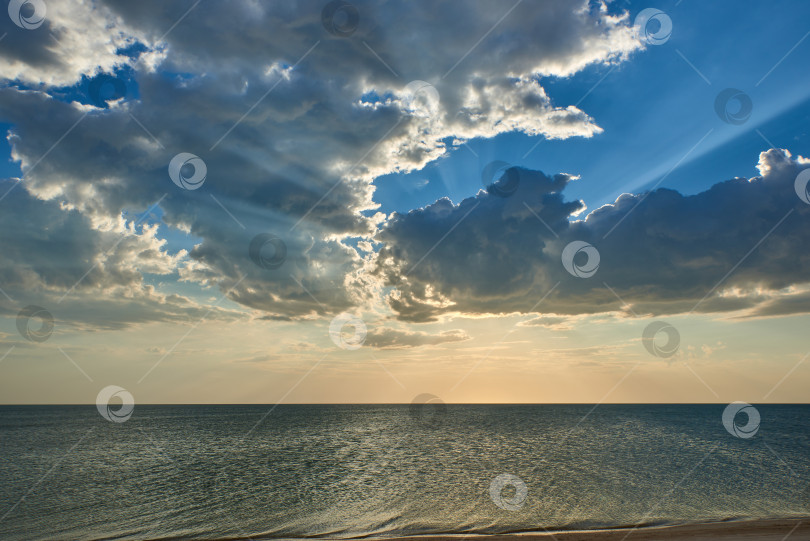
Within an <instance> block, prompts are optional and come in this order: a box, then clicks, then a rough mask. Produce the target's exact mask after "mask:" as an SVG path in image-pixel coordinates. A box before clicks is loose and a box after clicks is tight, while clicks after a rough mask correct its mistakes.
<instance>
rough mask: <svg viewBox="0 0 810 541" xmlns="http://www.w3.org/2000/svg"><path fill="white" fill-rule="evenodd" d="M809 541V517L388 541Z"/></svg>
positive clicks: (391, 540) (390, 540)
mask: <svg viewBox="0 0 810 541" xmlns="http://www.w3.org/2000/svg"><path fill="white" fill-rule="evenodd" d="M461 539H468V540H470V541H479V540H480V541H623V540H624V539H626V540H627V541H658V540H662V541H663V540H666V541H680V540H687V539H688V540H690V541H704V540H705V541H709V540H712V539H728V540H731V539H740V540H743V541H810V517H808V518H805V519H791V520H786V519H779V520H756V521H732V522H713V523H705V524H688V525H682V526H661V527H647V528H636V529H631V528H626V529H615V530H596V531H572V532H547V533H543V532H540V533H519V534H498V535H471V536H463V535H452V536H437V535H427V536H417V537H400V538H393V539H389V540H388V541H460V540H461Z"/></svg>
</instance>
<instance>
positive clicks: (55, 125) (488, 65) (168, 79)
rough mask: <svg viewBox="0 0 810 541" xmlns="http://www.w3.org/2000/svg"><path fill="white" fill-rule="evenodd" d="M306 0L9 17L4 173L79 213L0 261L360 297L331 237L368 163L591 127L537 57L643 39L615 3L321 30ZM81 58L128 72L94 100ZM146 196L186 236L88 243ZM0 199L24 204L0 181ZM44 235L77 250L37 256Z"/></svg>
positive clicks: (368, 173) (278, 311) (563, 63)
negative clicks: (21, 21)
mask: <svg viewBox="0 0 810 541" xmlns="http://www.w3.org/2000/svg"><path fill="white" fill-rule="evenodd" d="M323 5H324V3H323V2H320V1H318V2H315V1H304V2H296V3H295V4H287V5H284V4H278V3H276V4H261V3H255V2H241V3H235V4H234V3H230V4H228V5H225V4H217V3H205V2H203V3H200V4H199V5H195V6H194V7H193V9H191V10H188V7H187V6H181V5H175V4H171V3H165V2H158V1H156V0H155V1H151V2H114V1H108V2H97V3H89V2H78V1H76V2H63V3H60V5H59V6H55V5H54V6H53V7H52V6H51V5H50V4H49V6H48V19H47V21H46V24H44V25H43V26H42V27H40V28H39V29H37V30H32V31H28V30H23V29H19V28H17V27H15V26H9V28H8V32H9V35H8V37H7V38H6V40H4V41H3V42H2V43H0V47H1V48H3V51H4V52H5V51H7V50H8V51H11V53H12V54H10V55H8V57H4V59H3V60H2V62H3V63H0V66H3V70H2V73H3V74H4V75H3V77H4V79H5V82H6V84H5V85H4V86H3V87H2V88H0V118H2V119H4V121H5V122H8V123H10V124H11V125H12V128H11V130H10V134H9V142H10V144H11V146H12V157H13V159H14V160H15V161H16V162H18V163H19V165H20V167H21V169H22V171H23V173H24V181H23V182H22V184H21V185H20V187H18V188H17V190H18V191H22V192H27V194H29V195H30V196H31V197H32V198H33V199H37V200H41V201H45V202H49V203H53V204H54V205H55V206H54V208H58V209H59V212H64V213H66V214H67V218H65V219H68V218H69V219H71V220H86V222H87V223H86V224H85V225H86V227H85V228H84V230H83V231H86V232H87V235H88V237H87V238H88V239H89V241H87V239H85V237H82V236H81V235H80V234H79V232H78V231H76V232H74V233H70V231H69V230H64V231H62V232H59V231H56V230H54V229H50V230H45V229H43V230H42V231H40V232H39V234H40V235H41V236H42V239H41V240H42V242H41V243H39V244H36V243H34V244H27V245H25V246H26V249H25V250H16V251H15V250H12V251H11V252H9V253H10V254H11V255H9V259H8V260H7V263H8V267H9V268H12V267H15V266H17V267H20V268H24V267H26V266H33V265H36V266H37V269H36V272H35V273H34V274H33V275H32V276H36V277H37V279H38V280H40V281H42V283H46V284H49V285H48V287H54V288H55V287H57V286H58V287H62V286H68V287H69V286H70V284H71V280H73V279H74V278H75V279H78V277H77V276H76V271H80V272H84V271H85V270H86V268H81V269H80V267H85V265H84V263H87V264H88V266H87V268H89V267H90V266H92V265H93V263H95V262H100V263H99V265H98V266H97V267H95V268H94V270H93V271H92V272H91V274H90V275H89V276H88V277H87V279H86V280H84V281H83V282H82V284H81V288H82V289H87V290H90V289H91V288H96V289H97V290H98V291H108V289H106V288H109V287H112V285H113V284H117V285H126V284H129V286H127V287H130V286H131V284H138V283H139V281H141V280H142V277H143V274H144V273H162V274H166V273H169V272H176V273H177V276H178V279H179V280H180V281H184V282H189V283H195V284H199V285H202V286H208V285H215V286H217V287H218V288H219V289H220V291H221V292H223V293H227V296H228V298H229V299H230V300H232V301H235V302H237V303H239V304H241V305H243V306H245V307H247V308H250V309H255V310H258V311H261V312H263V313H264V314H265V316H266V317H268V318H271V319H281V320H284V319H287V320H290V319H301V318H311V317H315V316H322V315H326V314H332V313H338V312H341V311H344V310H346V309H348V308H350V307H353V306H361V305H368V304H370V303H373V302H374V299H375V298H376V297H377V295H378V294H379V292H380V290H381V289H380V288H381V285H380V283H379V281H378V279H377V278H376V277H375V276H374V275H373V274H371V273H369V272H368V271H369V269H370V267H371V266H372V265H373V261H371V260H370V259H369V256H367V254H359V253H358V251H357V250H355V249H354V248H353V247H352V244H351V242H349V241H350V239H352V238H354V239H357V238H363V239H365V240H368V239H370V238H372V237H373V236H374V235H375V233H376V231H377V229H378V226H379V224H380V223H381V222H382V220H383V219H384V216H382V215H381V214H379V213H376V212H375V210H376V208H377V205H376V204H375V203H374V201H373V199H372V197H373V190H374V187H373V185H372V181H373V179H374V178H376V177H378V176H380V175H383V174H386V173H391V172H397V171H410V170H414V169H419V168H421V167H423V166H424V165H425V164H427V163H429V162H431V161H433V160H436V159H438V158H440V157H441V156H444V155H446V154H447V153H448V152H450V151H452V149H453V148H455V147H457V146H458V145H460V144H461V143H462V142H463V141H465V140H467V139H470V138H474V137H493V136H495V135H497V134H499V133H506V132H523V133H526V134H530V135H542V136H544V137H547V138H567V137H574V136H580V137H590V136H592V135H594V134H596V133H599V132H600V131H601V128H600V127H599V126H598V125H597V123H596V120H594V119H592V118H591V117H590V116H589V115H588V114H587V113H586V112H585V111H583V110H580V109H578V108H577V107H575V106H573V105H570V104H565V103H562V104H559V103H554V102H553V101H552V100H551V99H550V97H549V96H548V95H547V94H546V92H545V90H544V88H543V87H542V86H541V84H540V77H541V76H557V77H566V76H570V75H571V74H573V73H576V72H578V71H580V70H582V69H583V68H585V67H586V66H589V65H595V64H616V63H619V62H622V61H624V60H625V59H627V58H628V57H629V55H630V54H632V53H633V52H634V51H636V50H639V49H640V48H641V47H642V45H641V43H640V42H639V41H638V40H637V39H636V38H635V37H634V36H633V32H632V28H631V27H630V23H629V20H628V17H627V14H626V13H609V12H608V11H606V10H603V9H600V8H599V7H598V6H596V7H594V6H591V5H590V4H589V3H588V2H586V1H584V0H582V1H580V2H578V3H577V5H576V6H575V9H572V6H571V3H570V2H569V1H568V0H554V1H552V2H544V3H543V4H542V5H541V6H536V5H529V4H525V3H524V4H520V5H518V6H517V7H516V8H515V9H514V12H512V13H510V14H508V15H507V16H505V17H504V15H505V14H506V10H507V9H508V8H507V7H506V6H497V5H494V4H492V3H490V2H486V1H483V0H482V1H479V2H470V3H467V4H465V5H464V6H463V7H460V6H459V5H458V4H457V3H455V2H449V1H440V2H435V3H433V4H431V7H430V9H429V10H423V9H419V8H414V7H413V6H412V5H409V4H404V3H403V4H390V3H389V4H386V5H385V9H381V8H376V7H373V6H370V5H366V6H360V9H361V12H362V13H361V21H362V22H361V25H360V27H359V28H358V29H357V32H356V34H355V35H353V36H352V37H350V38H340V37H336V36H334V35H332V34H330V33H328V32H327V31H326V30H325V29H324V27H323V25H322V22H321V9H322V8H323ZM186 11H188V13H186ZM501 19H502V20H501ZM50 34H53V36H54V37H55V38H56V39H53V38H52V37H51V36H50ZM485 34H486V36H487V37H486V40H485V42H482V43H481V45H480V46H476V40H477V39H478V37H476V36H479V37H480V36H484V35H485ZM212 36H217V39H212ZM56 40H58V41H59V42H61V46H60V45H58V44H57V43H56ZM9 47H10V49H9ZM369 47H371V48H372V49H373V50H374V53H372V52H371V51H370V50H369ZM136 49H137V50H142V52H141V53H140V54H132V53H127V54H125V51H127V50H130V51H132V50H136ZM378 57H379V58H384V59H385V63H387V64H388V65H389V67H390V68H391V69H392V70H395V71H396V73H397V75H394V74H393V73H391V71H390V70H389V69H388V68H386V67H385V64H384V63H382V62H380V60H379V58H378ZM505 57H508V58H509V62H508V65H507V64H505V63H504V62H503V58H505ZM100 72H104V73H112V72H116V73H118V72H121V73H123V72H125V73H127V74H128V75H127V76H126V79H125V80H124V79H122V80H123V81H124V82H125V84H126V85H127V91H126V96H125V97H124V98H123V99H122V100H119V101H117V102H111V103H109V106H108V108H103V109H102V108H97V107H94V106H93V105H91V104H90V103H91V101H92V100H90V99H88V96H87V95H86V78H87V77H91V76H93V75H95V74H97V73H100ZM415 80H421V81H427V82H428V83H429V86H424V85H422V86H418V87H414V86H413V85H410V86H409V85H408V81H415ZM71 85H73V86H71ZM431 89H434V90H435V94H434V93H433V91H432V90H431ZM180 152H189V153H193V154H195V155H197V156H199V157H200V158H201V159H202V160H203V161H204V162H205V164H206V166H207V170H208V176H207V178H206V180H205V183H204V185H203V186H202V188H200V189H199V190H196V191H193V192H192V191H182V190H181V189H180V188H178V187H177V186H175V185H174V184H172V182H171V181H170V179H169V178H168V174H167V166H168V164H169V162H170V161H171V159H172V158H173V157H174V156H175V155H176V154H178V153H180ZM156 202H159V206H158V208H157V211H156V212H157V214H159V216H160V219H161V220H162V222H163V223H164V224H165V226H167V228H168V229H169V230H173V231H180V232H184V233H187V234H188V236H189V238H192V239H200V240H199V241H196V240H195V241H194V242H195V244H194V245H193V246H187V255H186V254H183V256H180V255H179V254H177V255H175V256H169V255H168V254H167V253H166V251H165V250H161V249H160V248H159V246H158V245H157V244H156V243H157V242H158V241H159V237H158V236H157V233H156V232H153V231H152V230H149V229H145V230H144V231H141V230H137V231H134V232H133V233H132V235H130V236H128V237H127V239H126V240H125V241H123V242H122V243H121V244H120V245H119V246H118V247H117V248H116V250H115V251H114V252H113V253H112V254H111V255H105V250H106V249H107V248H108V246H109V244H106V243H102V242H93V239H94V237H95V236H96V235H97V234H98V233H103V232H105V231H107V230H108V229H105V228H108V227H109V226H108V225H106V224H110V223H117V224H119V225H118V226H117V227H119V228H120V227H124V226H123V225H121V222H120V217H121V216H122V214H123V213H125V212H128V211H133V210H137V211H142V210H145V209H147V208H149V207H150V206H152V205H154V204H155V203H156ZM0 208H2V209H3V212H5V213H8V219H9V220H11V221H15V220H16V221H22V220H23V218H24V217H23V216H22V215H20V214H17V210H16V209H15V208H14V206H13V205H11V204H10V200H9V199H6V200H5V201H0ZM83 227H84V226H83ZM126 227H129V226H126ZM262 233H269V234H274V235H277V236H279V237H281V238H282V239H283V241H284V243H285V244H286V247H287V259H286V261H285V262H284V264H283V265H282V266H281V267H279V268H274V269H265V268H260V267H259V266H257V265H255V264H254V263H253V262H252V261H251V258H250V257H249V253H248V250H249V246H250V243H251V241H252V239H254V238H255V237H256V235H258V234H262ZM68 236H69V237H70V238H63V237H68ZM80 244H81V245H80ZM144 244H151V245H152V248H151V249H145V247H144ZM54 245H59V246H62V247H63V248H61V249H62V250H64V251H65V252H66V254H67V251H68V250H73V252H71V254H72V256H75V255H77V254H78V256H79V257H78V258H74V259H75V261H76V262H81V263H83V264H82V265H78V266H76V268H73V267H71V265H70V264H66V265H65V266H64V267H59V266H57V265H56V263H57V259H55V258H53V255H52V254H53V253H54V250H56V249H55V248H54ZM37 250H42V251H41V252H37ZM48 250H50V252H48ZM38 261H39V262H40V263H37V262H38ZM74 265H75V263H74ZM172 276H173V275H172ZM130 291H135V290H134V289H132V288H131V289H130ZM138 294H140V293H138ZM133 295H135V293H133ZM133 298H134V297H133ZM156 317H161V316H159V314H157V315H156Z"/></svg>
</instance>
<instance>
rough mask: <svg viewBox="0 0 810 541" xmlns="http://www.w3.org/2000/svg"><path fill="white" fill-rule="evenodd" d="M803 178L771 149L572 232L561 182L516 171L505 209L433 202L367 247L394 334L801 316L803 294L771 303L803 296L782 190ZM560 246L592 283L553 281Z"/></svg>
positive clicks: (494, 201)
mask: <svg viewBox="0 0 810 541" xmlns="http://www.w3.org/2000/svg"><path fill="white" fill-rule="evenodd" d="M808 164H810V160H807V159H805V158H802V157H797V158H793V157H792V156H791V155H790V153H789V152H788V151H786V150H776V149H771V150H769V151H767V152H763V153H761V154H760V158H759V165H758V167H759V170H760V173H761V175H760V176H757V177H754V178H751V179H742V178H737V179H733V180H728V181H725V182H721V183H718V184H716V185H714V186H713V187H712V188H710V189H709V190H707V191H705V192H702V193H699V194H696V195H691V196H685V195H682V194H680V193H678V192H676V191H674V190H670V189H657V190H654V191H652V192H647V193H642V194H636V195H633V194H624V195H622V196H621V197H619V198H618V199H617V200H616V202H615V203H614V204H612V205H606V206H604V207H601V208H599V209H596V210H595V211H593V212H591V213H590V214H589V215H588V216H587V217H586V218H585V219H584V220H581V221H572V222H570V221H568V216H570V215H574V214H576V213H577V212H578V211H580V210H581V209H582V208H583V203H582V202H579V201H566V200H565V199H564V198H563V191H564V189H565V187H566V186H567V185H568V183H569V182H570V181H571V180H572V177H570V176H567V175H555V176H554V177H549V176H547V175H545V174H543V173H540V172H537V171H529V170H525V169H519V168H516V169H513V170H512V174H517V175H519V187H518V189H517V191H516V192H515V193H514V194H513V195H512V196H511V197H503V196H502V195H496V193H497V192H496V191H495V190H493V189H490V190H489V191H481V192H479V194H477V195H476V196H475V197H471V198H468V199H465V200H463V201H461V202H460V203H459V204H458V205H454V204H453V203H451V202H450V201H449V200H447V199H440V200H438V201H436V202H435V203H433V204H432V205H429V206H427V207H426V208H424V209H417V210H414V211H411V212H409V213H407V214H396V213H395V214H394V215H392V217H391V218H390V219H389V220H388V221H387V222H386V223H385V225H384V226H383V228H382V229H381V231H380V233H379V235H378V237H377V240H378V241H379V242H381V243H383V245H384V247H383V248H382V250H381V251H380V253H379V257H378V259H377V268H376V272H377V274H378V275H379V276H381V277H382V279H383V280H384V283H385V284H386V285H387V286H389V287H393V288H394V289H393V291H392V292H391V293H390V294H389V297H388V302H389V304H390V306H391V308H392V309H393V310H394V311H395V312H397V314H398V316H399V318H400V319H403V320H407V321H433V320H436V319H437V318H438V317H439V316H440V315H442V314H454V313H455V314H462V315H464V314H468V315H478V314H504V313H531V312H539V313H546V314H555V315H556V316H565V315H578V314H597V313H604V312H614V311H618V312H622V311H623V312H625V313H629V312H630V311H631V310H632V312H634V313H637V314H652V315H660V314H679V313H689V312H692V311H695V312H704V313H705V312H735V311H743V310H748V311H749V312H750V314H752V315H754V314H756V315H767V314H775V313H797V312H805V311H806V308H807V303H806V299H805V296H806V295H805V294H794V295H791V296H787V295H785V294H784V293H783V294H779V293H778V292H779V291H780V290H784V289H785V288H790V287H794V286H799V285H801V284H807V283H808V282H810V280H809V279H808V271H809V270H810V258H808V257H807V256H806V255H805V252H806V250H805V247H806V246H807V245H808V243H810V230H808V229H807V227H806V223H807V219H808V216H810V207H809V206H808V205H806V204H805V203H804V202H802V201H801V200H800V199H799V198H798V197H796V193H795V190H794V181H795V179H796V176H797V174H798V173H799V171H801V170H802V169H804V168H806V167H807V166H808ZM502 182H503V179H502V180H501V181H499V184H498V185H501V184H500V183H502ZM543 222H545V223H543ZM451 229H452V232H450V231H451ZM448 232H450V233H449V234H448ZM445 235H446V237H445ZM441 239H443V240H441ZM440 240H441V242H439V241H440ZM573 241H584V242H587V243H589V244H591V245H593V246H594V247H595V248H596V249H597V250H598V253H599V256H600V263H599V267H598V270H597V271H596V273H595V275H594V276H593V277H590V278H580V277H576V276H573V275H572V274H570V273H569V272H567V271H566V269H565V268H564V266H563V264H562V252H563V249H564V248H565V247H566V246H567V245H568V244H569V243H571V242H573ZM584 263H585V262H584V261H581V262H578V263H577V264H579V265H582V264H584ZM608 286H609V287H608ZM611 289H612V291H611ZM616 295H618V296H619V297H620V298H621V299H622V300H621V301H620V300H619V299H618V298H617V296H616ZM780 295H781V296H780ZM622 301H624V302H622ZM625 303H627V304H625ZM538 321H539V322H541V323H542V321H543V320H538Z"/></svg>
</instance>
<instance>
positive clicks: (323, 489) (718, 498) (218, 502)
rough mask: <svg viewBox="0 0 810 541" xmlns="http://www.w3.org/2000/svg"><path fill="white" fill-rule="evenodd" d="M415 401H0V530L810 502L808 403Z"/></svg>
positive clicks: (439, 526) (314, 526)
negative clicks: (124, 409)
mask: <svg viewBox="0 0 810 541" xmlns="http://www.w3.org/2000/svg"><path fill="white" fill-rule="evenodd" d="M423 407H424V408H427V409H425V411H421V409H420V408H416V409H414V407H409V406H392V405H385V406H279V407H277V408H276V409H275V410H274V411H273V412H272V414H270V415H269V416H268V417H267V418H266V419H265V420H264V421H263V422H262V423H261V424H260V425H259V426H258V427H257V428H256V429H255V430H254V431H253V432H252V433H250V435H249V436H248V437H247V438H245V439H243V437H244V436H245V434H247V433H248V432H249V431H250V429H251V428H252V427H253V426H254V425H255V424H256V423H257V421H259V419H261V417H262V416H263V415H264V414H265V413H266V412H267V410H268V409H269V408H268V407H267V406H136V408H135V411H134V414H133V415H132V417H131V418H130V419H129V420H128V421H126V422H123V423H112V422H108V421H106V420H104V419H103V418H102V417H101V415H99V413H98V411H97V410H96V408H95V407H94V406H89V407H84V406H80V407H70V406H68V407H63V406H62V407H54V406H47V407H45V406H29V407H10V406H9V407H0V438H2V440H1V441H2V451H0V516H2V514H6V516H5V517H4V518H3V519H2V521H0V536H2V537H3V538H4V539H32V538H42V539H52V538H61V539H97V538H105V539H106V538H120V539H127V538H138V539H142V538H161V537H165V538H169V537H197V538H200V537H204V538H212V539H216V538H223V537H233V536H247V535H250V536H252V537H254V538H256V537H304V536H307V537H311V536H322V537H330V536H334V537H348V536H368V535H371V536H379V537H383V536H391V535H407V534H419V533H433V532H435V533H438V532H459V533H461V532H481V533H486V532H506V531H526V530H540V529H541V528H547V529H569V528H597V527H605V526H618V525H628V524H635V523H637V522H643V523H645V524H657V523H674V522H685V521H695V520H706V519H722V518H729V517H785V516H796V515H807V514H810V509H808V504H807V501H808V496H807V494H808V492H807V486H808V480H810V465H808V458H810V453H808V449H809V447H808V445H809V444H810V440H808V437H809V436H810V431H808V428H810V421H808V413H810V407H808V406H758V411H759V412H760V413H761V427H760V430H759V432H758V433H757V435H756V436H755V437H753V438H751V439H742V438H735V437H733V436H732V435H731V434H729V432H728V431H726V429H725V428H724V426H723V423H722V420H721V417H722V413H723V409H724V406H722V405H711V406H614V405H603V406H600V407H599V408H597V409H596V410H594V412H593V413H592V414H591V415H590V416H588V417H587V418H586V419H585V420H584V421H582V422H580V421H581V420H582V418H583V417H584V416H585V414H587V412H588V411H589V410H590V409H591V406H587V405H572V406H469V405H458V406H454V405H448V406H442V407H436V406H435V405H433V404H431V403H430V402H429V401H425V405H424V406H423ZM769 447H770V449H769ZM521 482H522V486H521ZM493 486H495V489H493ZM493 490H495V492H494V493H493ZM498 493H500V495H501V499H500V500H499V499H497V498H493V497H492V496H493V494H496V495H497V494H498ZM23 495H26V497H25V498H24V499H22V500H21V498H22V497H23Z"/></svg>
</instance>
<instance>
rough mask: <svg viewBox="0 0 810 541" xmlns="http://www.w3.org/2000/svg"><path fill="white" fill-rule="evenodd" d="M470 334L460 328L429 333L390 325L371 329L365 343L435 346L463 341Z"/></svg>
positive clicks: (396, 346)
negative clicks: (395, 327)
mask: <svg viewBox="0 0 810 541" xmlns="http://www.w3.org/2000/svg"><path fill="white" fill-rule="evenodd" d="M469 339H470V336H469V335H468V334H467V333H466V332H464V331H463V330H461V329H452V330H447V331H441V332H440V333H437V334H430V333H428V332H424V331H409V330H402V329H394V328H391V327H379V328H376V329H372V330H371V331H370V332H369V333H368V335H367V336H366V340H365V342H364V344H365V345H368V346H371V347H375V348H380V349H405V348H415V347H419V346H429V345H430V346H435V345H438V344H444V343H451V342H463V341H465V340H469Z"/></svg>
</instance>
